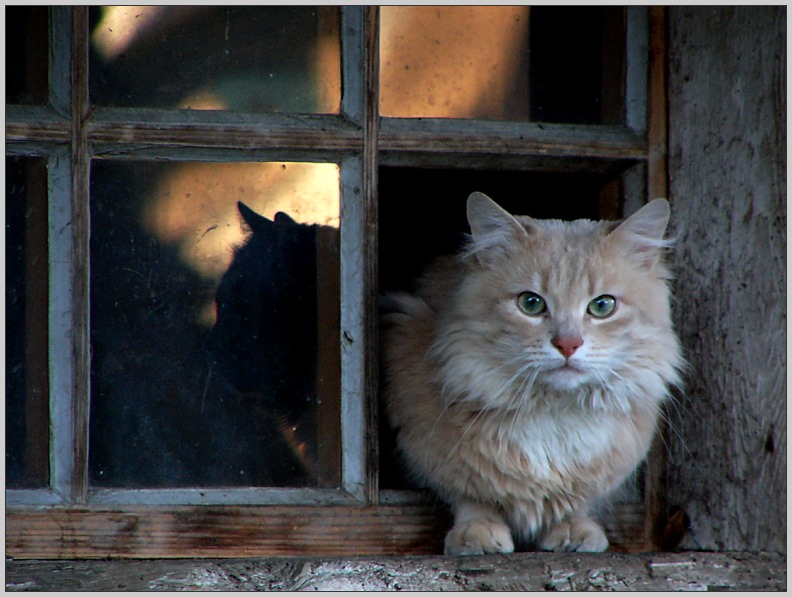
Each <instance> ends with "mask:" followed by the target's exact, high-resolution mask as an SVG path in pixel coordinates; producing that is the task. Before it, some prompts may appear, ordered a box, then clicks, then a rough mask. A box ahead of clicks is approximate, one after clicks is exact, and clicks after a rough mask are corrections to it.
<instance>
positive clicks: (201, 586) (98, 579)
mask: <svg viewBox="0 0 792 597" xmlns="http://www.w3.org/2000/svg"><path fill="white" fill-rule="evenodd" d="M6 590H7V591H51V590H58V591H112V590H124V591H184V590H194V591H361V590H362V591H585V590H605V591H611V590H612V591H697V590H698V591H712V590H729V591H755V590H775V591H783V590H786V556H785V555H783V554H747V553H700V552H698V553H681V554H631V555H625V554H579V555H578V554H545V553H524V554H512V555H499V556H474V557H420V558H381V559H376V560H372V559H367V558H354V559H348V560H334V559H317V558H310V559H300V558H286V559H267V560H212V561H209V560H164V561H151V560H142V561H103V562H85V561H65V562H43V561H29V562H15V561H9V562H6Z"/></svg>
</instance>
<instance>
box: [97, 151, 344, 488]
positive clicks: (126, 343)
mask: <svg viewBox="0 0 792 597" xmlns="http://www.w3.org/2000/svg"><path fill="white" fill-rule="evenodd" d="M238 201H243V202H244V205H243V206H238V205H237V202H238ZM245 206H247V208H246V207H245ZM277 212H283V213H286V214H288V217H287V216H285V215H283V213H281V214H280V215H276V213H277ZM289 217H291V218H293V219H294V221H292V220H290V219H289ZM273 220H274V222H273ZM297 222H299V223H297ZM338 226H339V170H338V166H337V165H335V164H306V163H230V164H226V163H220V164H218V163H180V164H167V163H150V162H115V161H114V162H104V161H96V162H94V164H93V168H92V181H91V291H90V292H91V344H92V361H91V367H92V372H91V423H90V425H91V427H90V442H91V444H90V462H89V467H90V477H91V482H92V483H93V484H94V485H96V486H104V487H126V488H130V487H188V486H202V487H233V486H281V487H284V486H316V485H334V484H337V482H338V477H339V474H340V460H339V458H338V453H339V452H338V441H339V440H338V437H339V435H338V429H339V415H338V404H339V396H340V387H339V384H340V381H339V379H340V366H339V342H338V338H339V332H338V325H339V323H338V322H339V292H338V272H339V269H338V232H339V228H338Z"/></svg>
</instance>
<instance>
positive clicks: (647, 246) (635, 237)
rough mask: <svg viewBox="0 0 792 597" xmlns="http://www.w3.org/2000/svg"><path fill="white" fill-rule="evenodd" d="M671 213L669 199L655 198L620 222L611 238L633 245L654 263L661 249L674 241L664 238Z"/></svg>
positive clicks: (639, 252) (634, 248)
mask: <svg viewBox="0 0 792 597" xmlns="http://www.w3.org/2000/svg"><path fill="white" fill-rule="evenodd" d="M670 215H671V208H670V207H669V205H668V201H666V200H665V199H654V200H653V201H650V202H649V203H647V204H646V205H644V206H643V207H642V208H641V209H639V210H638V211H636V212H635V213H634V214H633V215H631V216H630V217H629V218H627V219H626V220H624V222H622V223H621V224H619V226H617V227H616V229H615V230H614V231H613V232H611V233H610V235H609V238H612V239H614V240H615V241H617V242H620V243H625V244H627V245H629V246H631V247H632V249H633V250H634V251H635V252H637V253H638V254H641V255H643V256H645V257H647V258H648V261H649V262H651V263H654V262H655V261H656V260H657V258H658V257H659V255H660V250H661V249H664V248H666V247H668V246H670V245H671V244H672V241H670V240H667V239H664V238H663V236H664V235H665V231H666V227H667V226H668V219H669V217H670Z"/></svg>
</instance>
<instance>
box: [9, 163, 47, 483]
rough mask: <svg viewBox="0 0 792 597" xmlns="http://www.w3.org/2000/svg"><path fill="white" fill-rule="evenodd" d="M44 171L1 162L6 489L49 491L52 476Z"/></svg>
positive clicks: (39, 167) (41, 167)
mask: <svg viewBox="0 0 792 597" xmlns="http://www.w3.org/2000/svg"><path fill="white" fill-rule="evenodd" d="M47 245H48V242H47V167H46V163H45V162H44V160H40V159H36V158H18V157H7V158H6V198H5V253H6V261H5V325H6V327H5V419H6V422H5V430H6V461H5V462H6V486H7V487H9V488H14V489H19V488H40V487H46V486H47V484H48V477H49V421H48V417H49V374H48V362H49V360H48V352H47V333H48V332H47V329H48V328H47V320H48V317H47V315H48V307H47V299H48V296H47V295H48V258H47Z"/></svg>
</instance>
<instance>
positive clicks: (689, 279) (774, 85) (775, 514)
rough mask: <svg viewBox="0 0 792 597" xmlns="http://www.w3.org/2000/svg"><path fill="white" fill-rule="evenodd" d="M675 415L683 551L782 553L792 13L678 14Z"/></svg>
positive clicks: (673, 116) (672, 119) (673, 122)
mask: <svg viewBox="0 0 792 597" xmlns="http://www.w3.org/2000/svg"><path fill="white" fill-rule="evenodd" d="M668 16H669V52H670V53H669V91H668V97H669V149H670V151H669V172H670V195H671V201H672V222H673V224H674V226H675V227H676V228H677V229H678V230H679V231H680V232H681V239H680V242H679V243H678V245H677V247H676V250H675V262H676V263H675V265H676V271H677V281H676V296H675V304H674V310H675V313H676V324H677V326H678V329H679V333H680V336H681V340H682V342H683V345H684V349H685V352H686V355H687V358H688V360H689V363H690V371H689V374H688V375H687V382H686V396H685V397H683V398H680V399H679V401H678V406H677V407H676V408H672V409H671V411H670V417H671V423H672V430H671V433H670V434H669V437H668V443H669V446H670V468H669V478H668V498H669V504H670V505H678V506H681V507H682V508H683V509H684V510H685V511H686V512H687V514H688V516H689V517H690V519H691V523H692V527H693V531H694V533H693V535H691V536H690V537H688V539H687V540H686V543H685V545H686V546H688V547H700V548H704V549H715V550H742V549H747V550H781V551H784V552H785V551H786V533H787V531H786V508H787V497H786V468H787V462H786V452H787V420H786V395H787V388H786V366H787V360H786V347H787V337H786V60H785V56H786V7H783V6H775V7H693V8H690V7H670V8H669V9H668Z"/></svg>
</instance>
